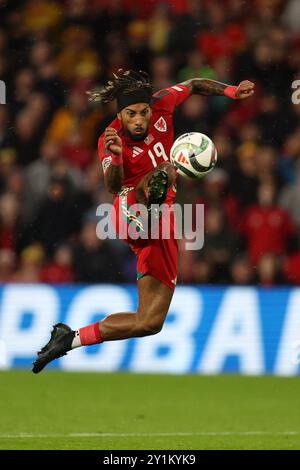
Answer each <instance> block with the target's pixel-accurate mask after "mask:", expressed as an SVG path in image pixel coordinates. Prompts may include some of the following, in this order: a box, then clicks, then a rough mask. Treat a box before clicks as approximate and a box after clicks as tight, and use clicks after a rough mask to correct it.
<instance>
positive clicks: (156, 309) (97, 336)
mask: <svg viewBox="0 0 300 470" xmlns="http://www.w3.org/2000/svg"><path fill="white" fill-rule="evenodd" d="M138 291H139V304H138V309H137V312H121V313H114V314H112V315H108V316H107V317H106V318H105V319H104V320H102V321H101V322H96V323H94V324H92V325H88V326H85V327H83V328H80V329H79V330H76V331H74V330H71V328H70V327H69V326H67V325H65V324H64V323H57V324H56V325H54V327H53V330H52V333H51V338H50V341H49V342H48V343H47V344H46V346H44V347H43V348H42V349H41V351H39V352H38V357H37V359H36V360H35V361H34V363H33V369H32V372H33V373H34V374H37V373H39V372H41V371H42V370H43V369H44V367H45V366H46V365H47V364H49V363H50V362H52V361H53V360H54V359H58V358H59V357H61V356H64V355H66V353H67V351H70V350H71V349H74V348H77V347H80V346H88V345H92V344H99V343H102V342H103V341H114V340H120V339H127V338H133V337H141V336H149V335H153V334H156V333H158V332H159V331H160V330H161V328H162V326H163V324H164V321H165V317H166V315H167V312H168V310H169V306H170V303H171V300H172V296H173V289H170V288H169V287H168V286H166V285H165V284H163V283H162V282H160V281H159V280H157V279H155V278H154V277H152V276H149V275H146V276H144V277H142V278H141V279H139V280H138Z"/></svg>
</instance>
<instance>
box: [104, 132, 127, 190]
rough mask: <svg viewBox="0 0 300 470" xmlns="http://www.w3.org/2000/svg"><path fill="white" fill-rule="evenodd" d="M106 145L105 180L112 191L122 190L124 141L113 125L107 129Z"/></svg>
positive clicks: (108, 188)
mask: <svg viewBox="0 0 300 470" xmlns="http://www.w3.org/2000/svg"><path fill="white" fill-rule="evenodd" d="M104 147H105V152H106V153H107V157H105V158H104V159H103V169H104V181H105V186H106V188H107V190H108V191H109V192H111V193H117V192H118V191H120V189H121V187H122V184H123V179H124V170H123V159H122V141H121V139H120V137H119V136H118V134H117V131H116V130H115V129H113V128H111V127H107V128H106V129H105V135H104Z"/></svg>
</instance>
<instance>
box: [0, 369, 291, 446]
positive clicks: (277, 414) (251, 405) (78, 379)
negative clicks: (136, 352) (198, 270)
mask: <svg viewBox="0 0 300 470" xmlns="http://www.w3.org/2000/svg"><path fill="white" fill-rule="evenodd" d="M0 417H1V419H0V449H102V450H103V449H104V450H116V449H119V450H123V449H130V450H136V449H164V450H167V449H172V450H174V449H199V450H202V449H300V378H299V377H296V378H295V377H294V378H279V377H271V376H268V377H242V376H234V375H223V376H201V375H185V376H180V375H178V376H176V375H138V374H127V373H118V374H108V373H107V374H100V373H99V374H98V373H66V372H54V371H44V372H42V373H41V374H39V375H36V376H35V375H33V374H32V373H31V371H25V370H22V371H2V372H0Z"/></svg>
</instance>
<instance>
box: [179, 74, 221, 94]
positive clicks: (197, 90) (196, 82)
mask: <svg viewBox="0 0 300 470" xmlns="http://www.w3.org/2000/svg"><path fill="white" fill-rule="evenodd" d="M182 85H185V86H186V87H188V88H189V89H190V90H191V92H192V94H193V95H205V96H210V95H218V96H222V95H224V90H225V88H226V87H227V85H225V84H224V83H221V82H216V81H215V80H209V79H206V78H191V79H190V80H187V81H186V82H183V83H182Z"/></svg>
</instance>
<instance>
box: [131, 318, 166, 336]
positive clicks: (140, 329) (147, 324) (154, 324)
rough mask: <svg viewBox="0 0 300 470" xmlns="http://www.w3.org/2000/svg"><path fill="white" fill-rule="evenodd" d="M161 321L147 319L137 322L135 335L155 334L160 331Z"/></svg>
mask: <svg viewBox="0 0 300 470" xmlns="http://www.w3.org/2000/svg"><path fill="white" fill-rule="evenodd" d="M162 327H163V322H161V321H159V320H148V321H142V322H138V323H137V326H136V336H151V335H156V334H157V333H159V332H160V331H161V329H162Z"/></svg>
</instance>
